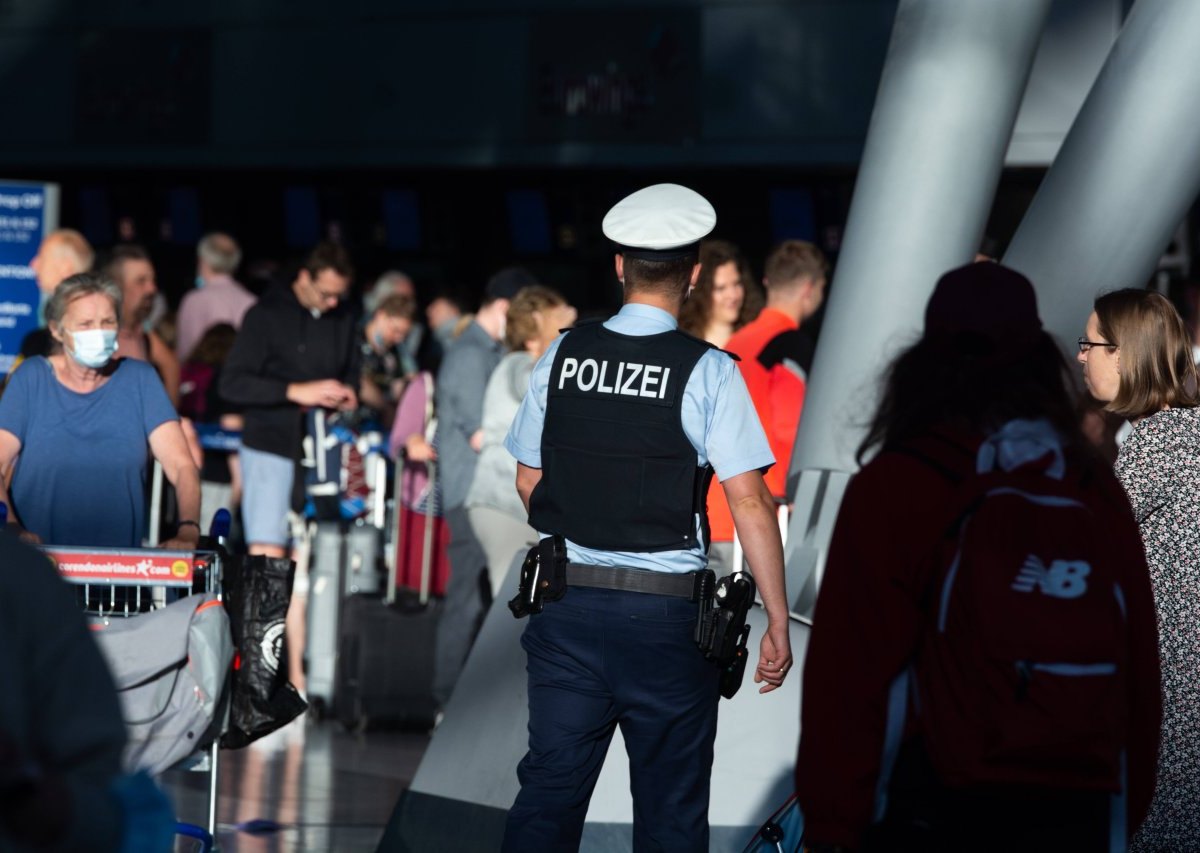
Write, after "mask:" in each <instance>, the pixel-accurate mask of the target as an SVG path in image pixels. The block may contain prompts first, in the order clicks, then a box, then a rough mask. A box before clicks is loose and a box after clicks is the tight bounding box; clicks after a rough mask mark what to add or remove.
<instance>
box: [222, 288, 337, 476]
mask: <svg viewBox="0 0 1200 853" xmlns="http://www.w3.org/2000/svg"><path fill="white" fill-rule="evenodd" d="M356 327H357V317H356V316H355V314H354V312H353V311H351V310H350V308H349V306H348V305H346V304H345V303H344V302H343V303H342V304H341V305H339V306H338V307H337V308H336V309H334V310H333V311H330V312H328V313H326V314H324V315H322V316H321V317H319V318H314V317H313V316H312V314H311V313H309V311H308V309H307V308H305V307H304V306H303V305H301V304H300V302H299V300H297V299H296V294H295V293H294V292H293V291H292V288H291V285H286V286H281V287H276V288H274V289H272V290H270V291H268V292H267V293H266V294H265V295H264V296H263V298H262V299H261V300H260V301H259V302H258V304H257V305H255V306H254V307H253V308H251V309H250V310H249V311H248V312H246V316H245V319H243V320H242V328H241V329H240V330H239V331H238V336H237V340H236V341H235V342H234V345H233V350H232V351H231V352H230V353H229V359H228V361H227V362H226V363H225V368H224V369H223V370H222V371H221V384H220V392H221V396H222V397H224V398H225V399H226V400H228V401H229V402H230V403H233V404H234V405H235V406H238V407H240V408H242V410H243V411H244V414H245V427H244V429H243V431H242V443H243V444H244V445H245V446H246V447H252V448H254V449H256V450H263V451H266V452H268V453H274V454H277V455H279V456H286V457H288V458H289V459H297V458H299V455H300V449H301V441H302V439H303V435H304V421H303V418H302V417H301V412H300V407H299V406H298V405H296V404H295V403H292V402H289V401H288V399H287V386H288V385H289V384H290V383H292V382H311V381H315V380H319V379H336V380H338V381H339V382H344V383H345V384H347V385H349V386H350V387H351V388H353V389H355V392H356V393H357V391H358V378H359V377H358V374H359V362H358V359H359V354H358V339H357V331H356Z"/></svg>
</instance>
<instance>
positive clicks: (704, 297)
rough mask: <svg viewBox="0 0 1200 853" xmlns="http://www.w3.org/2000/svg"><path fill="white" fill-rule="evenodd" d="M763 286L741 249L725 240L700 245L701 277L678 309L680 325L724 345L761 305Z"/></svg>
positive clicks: (691, 333)
mask: <svg viewBox="0 0 1200 853" xmlns="http://www.w3.org/2000/svg"><path fill="white" fill-rule="evenodd" d="M763 301H764V296H763V290H762V285H761V284H760V283H759V282H758V281H757V280H756V279H755V278H754V273H753V272H751V270H750V264H749V263H748V262H747V261H746V256H745V255H743V254H742V252H741V250H740V249H739V248H738V247H737V246H735V245H733V243H730V242H728V241H726V240H705V241H704V242H703V243H701V244H700V278H698V279H697V280H696V286H695V287H694V288H692V292H691V295H689V296H688V298H687V300H686V301H685V302H684V303H683V308H682V309H680V311H679V328H680V329H682V330H683V331H685V332H687V333H688V334H689V335H695V336H696V337H698V338H703V339H704V340H706V341H708V342H709V343H710V344H712V345H713V346H717V347H724V346H725V344H727V343H728V342H729V338H730V337H731V336H732V335H733V333H734V332H736V331H737V330H738V329H740V328H741V327H742V326H744V325H746V324H747V323H749V322H750V321H751V320H753V319H754V318H755V317H757V316H758V312H759V311H761V310H762V307H763Z"/></svg>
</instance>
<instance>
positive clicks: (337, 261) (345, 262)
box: [303, 240, 354, 278]
mask: <svg viewBox="0 0 1200 853" xmlns="http://www.w3.org/2000/svg"><path fill="white" fill-rule="evenodd" d="M303 269H305V270H307V271H308V274H309V275H310V276H312V277H313V278H316V277H317V276H318V275H320V274H321V270H333V271H334V272H335V273H337V274H338V275H340V276H342V277H343V278H354V266H353V265H352V264H351V263H350V255H349V254H348V253H347V252H346V250H345V249H343V248H342V247H341V246H339V245H338V244H337V243H331V242H329V241H328V240H326V241H325V242H322V243H318V244H317V245H316V246H314V247H313V249H312V251H311V252H309V253H308V257H306V258H305V259H304V265H303Z"/></svg>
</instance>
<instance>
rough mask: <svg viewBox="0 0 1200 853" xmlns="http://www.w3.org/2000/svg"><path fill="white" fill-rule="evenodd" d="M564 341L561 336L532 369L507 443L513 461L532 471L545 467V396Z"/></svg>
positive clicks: (506, 440)
mask: <svg viewBox="0 0 1200 853" xmlns="http://www.w3.org/2000/svg"><path fill="white" fill-rule="evenodd" d="M562 339H563V336H562V335H559V337H558V338H556V339H555V341H554V343H552V344H550V346H549V347H547V349H546V352H545V353H543V354H542V357H541V358H540V359H538V362H537V364H535V365H534V366H533V372H532V373H531V374H529V390H527V391H526V392H525V399H524V400H522V401H521V406H520V408H518V409H517V414H516V417H514V418H513V422H512V426H511V427H510V428H509V430H508V436H507V437H506V438H505V439H504V447H505V449H507V450H508V452H509V453H511V454H512V455H513V458H515V459H516V460H517V461H518V462H520V463H521V464H522V465H525V466H528V467H530V468H541V467H542V425H543V424H544V423H545V422H546V395H547V393H548V392H549V390H550V370H551V368H552V367H553V366H554V356H555V354H556V353H557V352H558V344H559V342H560V341H561V340H562Z"/></svg>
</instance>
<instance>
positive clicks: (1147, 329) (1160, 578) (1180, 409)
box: [1078, 290, 1200, 851]
mask: <svg viewBox="0 0 1200 853" xmlns="http://www.w3.org/2000/svg"><path fill="white" fill-rule="evenodd" d="M1094 308H1095V310H1093V311H1092V314H1091V316H1090V317H1088V321H1087V330H1086V332H1085V334H1084V337H1082V338H1080V339H1079V355H1078V360H1079V363H1080V364H1081V365H1082V366H1083V380H1084V383H1085V384H1086V385H1087V388H1088V391H1090V392H1091V394H1092V396H1093V397H1095V398H1096V399H1097V400H1099V401H1101V402H1103V403H1104V404H1105V408H1107V409H1108V411H1110V412H1114V413H1116V414H1118V415H1120V416H1122V417H1125V418H1128V419H1129V420H1130V421H1132V422H1133V432H1132V433H1130V435H1129V437H1128V438H1127V439H1126V440H1125V443H1124V444H1123V445H1122V446H1121V450H1120V453H1119V454H1118V456H1117V465H1116V472H1117V477H1118V478H1119V479H1120V480H1121V483H1122V485H1124V487H1125V491H1126V492H1127V493H1128V495H1129V500H1130V503H1132V504H1133V512H1134V515H1135V516H1136V517H1137V521H1138V526H1139V527H1140V529H1141V533H1142V542H1143V544H1144V545H1145V548H1146V561H1147V563H1148V564H1149V566H1150V577H1151V582H1152V584H1153V586H1154V598H1155V603H1156V605H1157V608H1158V627H1159V654H1160V657H1161V661H1162V689H1163V721H1162V743H1161V746H1160V749H1159V762H1158V784H1157V787H1156V789H1155V795H1154V804H1153V806H1152V807H1151V810H1150V815H1149V817H1147V819H1146V822H1145V823H1144V824H1143V825H1142V828H1141V831H1140V832H1139V833H1138V835H1137V836H1136V837H1135V839H1134V843H1133V846H1132V848H1131V849H1133V850H1139V851H1152V850H1200V408H1197V404H1198V403H1200V397H1198V395H1197V386H1196V367H1195V365H1194V364H1193V362H1192V348H1191V338H1190V336H1189V335H1188V332H1187V328H1186V327H1185V326H1184V323H1183V320H1182V319H1181V318H1180V317H1179V314H1178V313H1177V312H1176V311H1175V308H1174V307H1173V306H1172V305H1171V303H1170V302H1169V301H1168V300H1167V299H1165V298H1164V297H1163V296H1161V295H1159V294H1157V293H1154V292H1153V291H1149V290H1118V291H1116V292H1114V293H1108V294H1105V295H1104V296H1101V297H1100V298H1099V299H1097V300H1096V302H1095V306H1094Z"/></svg>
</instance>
